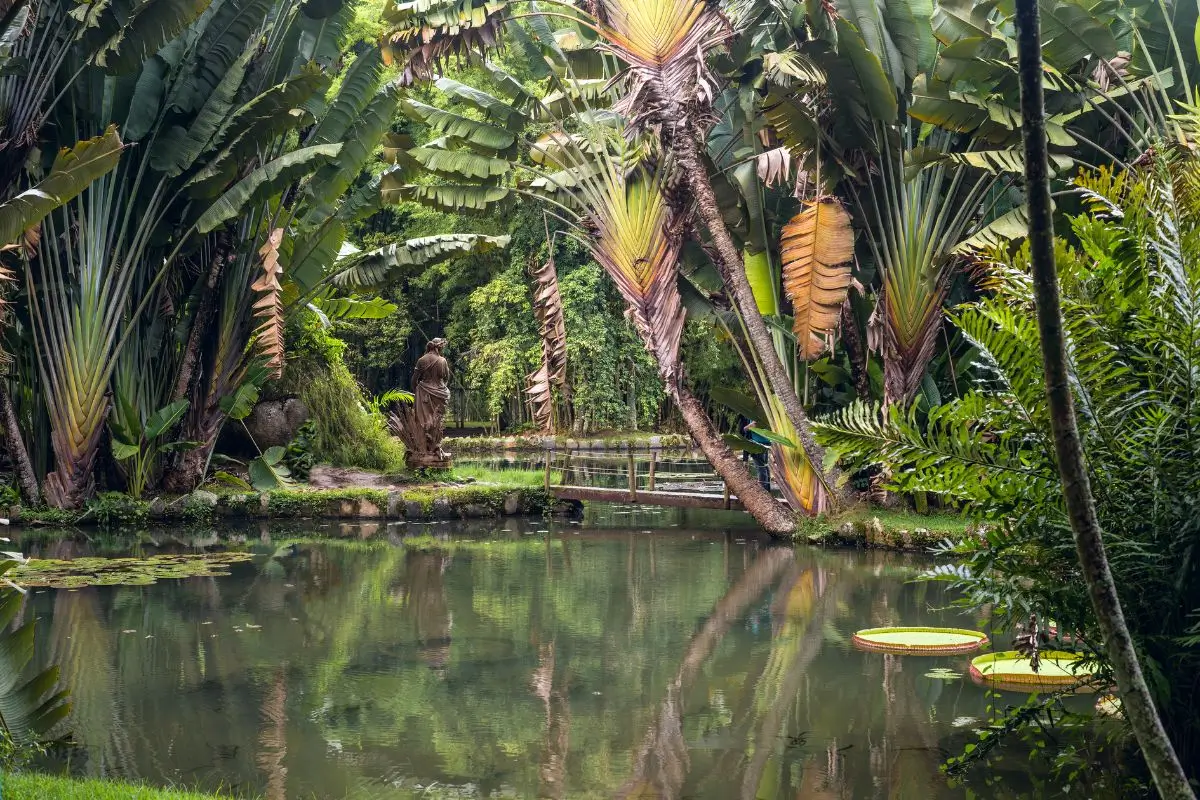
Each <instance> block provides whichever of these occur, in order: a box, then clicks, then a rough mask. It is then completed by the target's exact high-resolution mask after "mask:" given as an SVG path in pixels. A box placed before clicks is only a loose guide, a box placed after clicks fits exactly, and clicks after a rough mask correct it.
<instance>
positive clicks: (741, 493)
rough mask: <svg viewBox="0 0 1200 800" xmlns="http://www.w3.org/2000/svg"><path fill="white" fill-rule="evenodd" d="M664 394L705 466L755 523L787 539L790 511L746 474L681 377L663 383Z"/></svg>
mask: <svg viewBox="0 0 1200 800" xmlns="http://www.w3.org/2000/svg"><path fill="white" fill-rule="evenodd" d="M667 392H668V393H669V394H670V395H671V399H672V400H674V401H675V405H676V406H677V407H678V408H679V413H680V414H681V415H683V421H684V422H685V423H686V424H687V427H688V431H689V432H690V433H691V434H692V436H694V437H695V439H696V441H697V442H699V443H700V449H701V450H702V451H703V452H704V456H705V458H707V459H708V463H710V464H712V465H713V469H715V470H716V471H717V473H718V474H720V476H721V477H722V478H724V479H725V483H727V484H728V485H729V488H730V489H731V490H732V492H733V493H734V494H735V495H737V498H738V500H741V501H742V505H743V506H745V507H746V510H747V511H748V512H750V515H751V516H752V517H754V519H755V520H756V521H757V522H758V524H759V525H762V526H763V527H764V528H766V530H767V531H768V532H769V533H771V534H774V535H776V536H790V535H791V534H793V533H795V531H796V518H795V517H794V516H793V514H792V512H791V511H789V510H788V508H787V506H785V505H783V504H782V503H780V502H779V501H778V500H776V499H775V498H774V497H773V496H772V495H771V493H770V492H768V491H767V490H766V489H764V488H763V487H762V484H760V483H759V482H758V480H757V479H756V478H753V477H751V475H750V473H749V472H747V471H746V468H745V466H744V465H743V464H742V462H741V461H740V460H739V459H738V457H737V456H735V455H734V454H733V451H732V450H730V449H729V446H728V445H726V444H725V440H724V439H722V438H721V434H720V433H718V432H717V429H716V427H715V426H714V425H713V423H712V420H711V419H709V417H708V414H707V413H705V411H704V406H703V405H701V403H700V401H699V400H697V399H696V396H695V395H694V394H692V393H691V390H689V389H688V388H687V386H686V385H685V384H684V380H683V378H682V376H680V377H679V378H678V379H676V380H674V381H667Z"/></svg>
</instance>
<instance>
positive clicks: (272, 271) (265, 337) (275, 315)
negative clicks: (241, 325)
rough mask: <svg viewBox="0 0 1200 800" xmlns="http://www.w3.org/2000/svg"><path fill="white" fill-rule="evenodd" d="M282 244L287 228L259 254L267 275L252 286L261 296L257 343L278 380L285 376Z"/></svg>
mask: <svg viewBox="0 0 1200 800" xmlns="http://www.w3.org/2000/svg"><path fill="white" fill-rule="evenodd" d="M282 244H283V228H276V229H275V230H273V231H271V233H270V235H268V236H267V241H266V243H265V244H264V245H263V246H262V247H261V248H260V249H259V251H258V254H259V256H261V257H262V270H263V272H262V275H260V276H259V277H258V280H256V281H255V282H254V283H253V285H251V287H250V288H251V289H252V290H253V291H255V292H257V293H258V295H259V298H258V300H257V301H255V303H254V316H255V317H257V318H258V319H260V320H262V323H261V324H260V325H259V326H258V328H256V329H255V331H254V336H255V339H254V341H255V344H256V346H257V347H258V350H259V352H260V353H262V354H263V355H264V356H266V357H267V363H266V366H267V368H268V369H270V370H271V371H272V374H273V375H274V377H276V378H278V377H280V376H281V375H282V374H283V287H282V285H281V284H280V282H279V278H280V276H281V275H283V267H282V266H280V264H279V247H280V245H282Z"/></svg>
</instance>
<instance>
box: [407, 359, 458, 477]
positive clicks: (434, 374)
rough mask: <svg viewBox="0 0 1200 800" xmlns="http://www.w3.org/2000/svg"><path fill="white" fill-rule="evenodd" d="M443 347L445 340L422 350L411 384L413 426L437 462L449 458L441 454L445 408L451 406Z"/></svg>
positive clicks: (447, 369) (426, 450) (447, 365)
mask: <svg viewBox="0 0 1200 800" xmlns="http://www.w3.org/2000/svg"><path fill="white" fill-rule="evenodd" d="M445 347H446V340H445V339H442V338H437V339H433V340H431V341H430V342H429V344H428V345H427V346H426V347H425V355H423V356H421V357H420V358H419V359H418V360H417V367H416V369H415V370H413V380H412V385H413V394H414V395H416V398H415V401H414V405H415V406H416V409H415V411H416V423H417V428H418V430H419V431H421V432H423V433H424V436H425V443H426V446H425V452H426V453H428V454H429V455H430V456H432V457H435V458H439V459H448V458H450V454H449V453H447V452H444V451H443V450H442V436H443V435H444V433H445V430H444V426H445V422H446V404H447V403H449V402H450V387H449V385H448V384H449V382H450V362H448V361H447V360H446V357H445V356H443V355H442V350H443V349H444V348H445Z"/></svg>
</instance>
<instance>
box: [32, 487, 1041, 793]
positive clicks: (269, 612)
mask: <svg viewBox="0 0 1200 800" xmlns="http://www.w3.org/2000/svg"><path fill="white" fill-rule="evenodd" d="M745 525H746V521H745V518H744V517H742V516H740V515H736V514H723V513H713V512H701V513H699V514H697V513H695V512H692V513H691V514H690V515H688V514H685V513H681V512H677V511H666V510H663V511H655V510H648V509H644V510H632V509H621V508H615V507H609V508H602V509H600V510H593V511H592V512H591V513H590V514H589V516H588V517H587V518H585V519H584V520H583V521H582V523H580V522H568V521H566V520H562V521H555V522H549V521H541V520H508V521H494V522H490V523H487V524H466V523H440V524H438V523H435V524H426V525H414V524H408V525H402V524H400V525H398V524H391V525H386V526H383V525H374V524H372V525H337V524H323V525H322V524H318V523H308V527H304V526H300V527H282V526H275V527H267V526H263V527H255V528H253V529H250V530H242V531H234V532H229V533H232V534H233V535H232V537H231V538H227V537H226V536H222V537H221V541H222V542H227V541H232V542H233V543H234V545H233V546H234V547H235V549H236V548H242V549H247V548H248V549H250V550H252V551H253V552H254V553H255V557H254V558H253V559H251V560H249V561H244V562H235V563H229V564H225V565H222V569H223V570H226V571H228V573H229V574H228V575H223V576H201V577H189V578H184V579H179V580H160V581H158V582H157V583H154V584H152V585H145V586H94V587H86V588H79V589H58V590H52V589H41V590H38V591H37V592H36V593H35V594H33V595H32V597H31V607H32V613H34V614H36V616H37V617H38V624H39V629H38V650H39V656H40V657H42V658H44V659H52V660H53V661H54V662H56V663H58V664H59V665H60V666H61V667H62V670H63V676H64V678H65V680H66V682H67V683H68V685H69V686H70V687H71V689H72V700H73V703H74V712H73V717H72V731H73V733H74V736H75V738H76V739H77V741H78V743H79V744H78V747H77V748H74V749H73V751H72V752H71V753H70V755H69V762H70V763H69V764H66V765H59V768H69V769H70V770H71V771H73V772H75V773H77V774H83V775H90V776H113V777H121V778H126V779H134V780H142V781H146V782H149V783H154V784H185V785H189V786H197V787H201V788H209V789H215V788H218V787H223V788H225V789H232V790H233V791H236V792H239V793H244V794H246V795H250V796H261V797H264V798H266V800H284V798H288V799H289V800H291V799H292V798H295V799H297V800H301V799H303V800H308V799H309V798H321V800H325V799H326V798H332V799H334V800H336V799H337V798H373V799H374V798H378V799H380V800H383V799H384V798H410V797H413V798H416V797H429V798H447V797H454V798H459V797H522V798H524V797H529V798H532V797H542V798H592V797H594V798H609V797H672V798H702V799H707V798H712V799H713V800H716V799H717V798H721V799H722V800H725V799H726V798H765V799H768V800H769V799H770V798H784V797H787V798H794V797H799V798H839V799H841V800H847V799H849V798H874V797H882V796H887V797H912V798H951V797H964V796H965V790H964V789H963V788H961V787H959V788H950V787H948V786H947V784H946V781H945V779H944V778H943V777H941V776H940V775H939V774H938V765H939V763H940V762H941V760H942V758H943V757H944V756H945V755H949V754H952V753H956V752H958V751H959V749H960V748H961V747H962V745H963V743H964V742H965V741H968V740H969V739H970V738H972V737H973V736H974V733H973V732H972V727H973V726H977V725H979V724H981V720H982V719H983V718H984V717H985V715H986V710H985V709H986V705H987V702H988V701H987V696H986V694H985V692H984V690H983V689H981V688H980V687H978V686H976V685H975V684H973V683H971V681H970V680H969V678H966V677H965V676H964V674H965V673H966V667H967V661H966V658H965V657H961V656H960V657H946V658H924V657H911V658H901V657H895V656H885V655H880V654H874V653H865V652H860V651H858V650H855V649H854V648H853V647H852V646H851V645H850V642H849V639H850V636H851V635H852V634H853V632H854V631H855V630H857V629H860V628H864V627H872V626H882V625H889V624H898V623H903V624H914V625H915V624H945V625H958V626H966V627H973V626H975V625H976V624H979V623H980V621H979V620H976V619H972V618H970V617H966V616H963V615H962V614H960V613H958V612H956V611H952V610H947V609H946V608H945V607H946V605H947V604H948V602H949V601H950V599H951V598H949V597H948V596H947V595H946V592H945V589H944V588H943V587H942V585H940V584H930V583H914V582H912V581H911V579H912V578H913V577H914V576H915V575H916V574H917V573H918V571H919V570H920V569H922V567H923V566H925V565H926V564H925V562H924V561H923V560H922V559H920V558H916V557H913V556H906V555H899V554H888V553H878V552H862V551H827V550H820V549H812V548H804V547H801V548H791V547H780V546H774V545H771V544H770V543H768V542H765V541H762V540H760V539H758V538H756V537H755V536H754V534H753V533H752V532H751V531H749V530H747V529H746V528H745ZM315 534H319V535H320V536H330V535H336V536H340V537H343V538H338V539H334V540H321V539H317V538H315V536H314V535H315ZM216 543H217V541H216V537H215V536H213V535H211V534H198V535H195V536H191V535H186V534H183V533H180V532H152V533H150V534H148V535H144V536H142V537H141V543H140V544H137V545H136V546H131V545H130V543H129V542H127V541H123V540H96V541H93V542H90V543H89V542H58V543H53V544H37V543H36V542H32V543H31V542H25V543H24V547H25V549H26V550H27V551H29V552H32V553H34V554H35V555H40V556H43V557H71V556H78V555H92V554H97V553H99V554H101V555H111V554H116V553H118V552H123V553H128V552H130V551H131V550H132V551H134V552H136V553H138V554H142V555H145V554H153V553H167V552H180V551H187V550H189V549H192V548H195V547H196V546H203V547H212V546H213V545H214V544H216ZM1016 699H1017V700H1018V701H1019V700H1020V698H1019V697H1017V698H1016ZM1013 780H1014V781H1016V782H1018V783H1019V782H1020V781H1021V778H1020V777H1014V778H1013ZM1009 785H1010V787H1011V786H1012V785H1013V784H1012V783H1010V784H1009ZM976 788H977V789H979V787H976ZM981 795H982V796H987V794H986V792H982V790H981Z"/></svg>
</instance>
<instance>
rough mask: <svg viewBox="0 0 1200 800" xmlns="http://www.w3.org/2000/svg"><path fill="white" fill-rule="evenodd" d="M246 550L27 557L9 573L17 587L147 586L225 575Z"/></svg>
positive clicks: (245, 556)
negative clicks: (162, 581)
mask: <svg viewBox="0 0 1200 800" xmlns="http://www.w3.org/2000/svg"><path fill="white" fill-rule="evenodd" d="M252 557H253V556H252V555H251V554H250V553H232V552H225V553H187V554H176V555H156V556H149V557H147V558H93V557H88V558H76V559H71V560H69V561H63V560H58V559H38V558H35V559H30V560H29V561H27V562H26V563H24V564H21V565H19V566H17V567H15V568H14V569H13V570H12V571H11V572H9V577H10V578H11V579H12V580H13V582H14V583H16V584H18V585H20V586H46V587H49V588H51V589H81V588H83V587H85V586H149V585H150V584H152V583H157V582H158V581H159V580H167V579H171V578H193V577H214V576H221V575H228V574H229V571H228V567H229V565H230V564H236V563H238V562H240V561H249V560H250V559H251V558H252Z"/></svg>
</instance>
